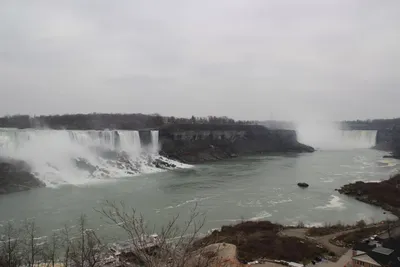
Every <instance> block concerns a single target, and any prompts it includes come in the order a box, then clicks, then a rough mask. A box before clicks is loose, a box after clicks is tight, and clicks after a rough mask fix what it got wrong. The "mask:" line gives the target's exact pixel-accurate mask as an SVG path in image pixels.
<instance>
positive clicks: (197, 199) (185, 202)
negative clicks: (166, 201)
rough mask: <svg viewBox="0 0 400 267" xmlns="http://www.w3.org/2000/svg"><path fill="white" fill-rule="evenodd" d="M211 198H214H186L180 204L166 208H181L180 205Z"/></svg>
mask: <svg viewBox="0 0 400 267" xmlns="http://www.w3.org/2000/svg"><path fill="white" fill-rule="evenodd" d="M210 198H212V197H201V198H197V197H196V198H193V199H189V200H186V201H184V202H181V203H179V204H177V205H175V206H168V207H166V208H165V209H173V208H179V207H182V206H183V205H186V204H189V203H198V202H201V201H204V200H207V199H210Z"/></svg>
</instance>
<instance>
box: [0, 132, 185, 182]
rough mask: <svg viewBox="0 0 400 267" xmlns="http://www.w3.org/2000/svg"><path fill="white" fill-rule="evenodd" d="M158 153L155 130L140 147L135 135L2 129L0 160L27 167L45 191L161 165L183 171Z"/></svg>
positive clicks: (142, 171)
mask: <svg viewBox="0 0 400 267" xmlns="http://www.w3.org/2000/svg"><path fill="white" fill-rule="evenodd" d="M158 151H159V140H158V131H151V142H150V144H148V145H143V144H142V142H141V139H140V135H139V132H138V131H120V130H118V131H117V130H104V131H67V130H34V129H29V130H17V129H0V157H3V158H12V159H17V160H23V161H25V162H27V163H28V164H29V165H30V167H31V169H32V172H33V173H34V174H35V176H37V177H38V178H39V179H41V180H42V181H43V182H45V183H46V185H47V186H55V185H59V184H85V183H88V182H93V181H99V180H105V179H109V178H118V177H128V176H132V175H137V174H141V173H151V172H158V171H160V170H161V169H160V168H159V167H160V165H157V164H156V161H160V160H161V161H163V162H167V163H168V164H170V166H177V167H186V166H185V165H183V164H180V163H178V162H174V161H171V160H169V159H166V158H163V157H161V156H159V154H158ZM164 167H166V168H168V166H164Z"/></svg>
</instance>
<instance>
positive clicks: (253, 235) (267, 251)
mask: <svg viewBox="0 0 400 267" xmlns="http://www.w3.org/2000/svg"><path fill="white" fill-rule="evenodd" d="M283 228H284V227H283V226H282V225H279V224H274V223H271V222H269V221H258V222H253V221H247V222H242V223H239V224H236V225H232V226H223V227H222V228H221V230H220V231H214V232H213V233H212V234H210V235H208V236H206V237H204V238H201V239H199V240H198V241H196V242H195V244H194V245H195V248H201V247H205V246H207V245H209V244H213V243H230V244H234V245H236V247H237V251H238V259H239V260H240V261H241V262H244V263H246V262H250V261H254V260H260V259H274V260H285V261H295V262H308V261H310V260H312V259H314V258H315V257H317V256H321V255H324V254H327V253H328V251H327V250H326V249H325V248H323V247H322V246H319V245H317V244H316V243H314V242H310V241H308V240H306V239H301V238H298V237H290V236H282V235H280V234H279V232H280V231H281V230H283Z"/></svg>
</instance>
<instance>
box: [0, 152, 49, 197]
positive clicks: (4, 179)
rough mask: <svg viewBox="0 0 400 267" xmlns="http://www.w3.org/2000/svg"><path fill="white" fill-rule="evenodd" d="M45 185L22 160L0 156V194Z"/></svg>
mask: <svg viewBox="0 0 400 267" xmlns="http://www.w3.org/2000/svg"><path fill="white" fill-rule="evenodd" d="M45 186H46V185H45V184H44V183H43V182H42V181H40V180H39V179H38V178H36V177H35V176H34V175H33V174H32V173H31V169H30V167H29V165H28V164H26V163H25V162H24V161H19V160H12V159H4V158H0V195H1V194H8V193H14V192H20V191H26V190H29V189H31V188H38V187H45Z"/></svg>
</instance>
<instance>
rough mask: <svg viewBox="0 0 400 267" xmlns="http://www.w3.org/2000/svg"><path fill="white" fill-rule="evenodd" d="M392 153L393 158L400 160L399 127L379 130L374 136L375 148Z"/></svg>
mask: <svg viewBox="0 0 400 267" xmlns="http://www.w3.org/2000/svg"><path fill="white" fill-rule="evenodd" d="M375 148H377V149H380V150H386V151H390V152H392V156H393V157H394V158H398V159H400V125H395V126H393V127H392V128H390V129H384V130H379V131H378V133H377V136H376V147H375Z"/></svg>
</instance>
